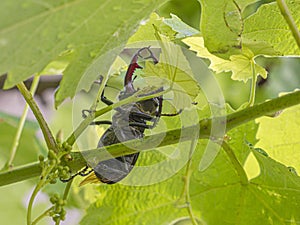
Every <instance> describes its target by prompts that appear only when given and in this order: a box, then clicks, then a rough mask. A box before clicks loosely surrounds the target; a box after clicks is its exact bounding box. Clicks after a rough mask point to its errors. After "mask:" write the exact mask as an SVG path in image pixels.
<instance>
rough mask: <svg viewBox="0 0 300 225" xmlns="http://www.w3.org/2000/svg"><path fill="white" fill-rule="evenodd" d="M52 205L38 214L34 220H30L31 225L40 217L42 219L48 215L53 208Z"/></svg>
mask: <svg viewBox="0 0 300 225" xmlns="http://www.w3.org/2000/svg"><path fill="white" fill-rule="evenodd" d="M53 208H54V207H53V206H52V207H50V208H49V209H47V210H45V211H44V212H43V213H42V214H41V215H39V216H38V217H37V218H36V219H35V220H34V221H32V223H31V225H35V224H37V223H38V222H39V221H40V220H41V219H43V218H44V217H46V216H48V215H49V213H50V212H51V211H52V210H53Z"/></svg>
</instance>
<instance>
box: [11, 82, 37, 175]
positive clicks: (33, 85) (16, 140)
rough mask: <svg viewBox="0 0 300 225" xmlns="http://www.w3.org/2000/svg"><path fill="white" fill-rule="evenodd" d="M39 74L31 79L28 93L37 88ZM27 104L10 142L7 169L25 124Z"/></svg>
mask: <svg viewBox="0 0 300 225" xmlns="http://www.w3.org/2000/svg"><path fill="white" fill-rule="evenodd" d="M39 78H40V77H39V76H35V77H34V79H33V81H32V84H31V88H30V93H31V95H34V93H35V91H36V89H37V86H38V84H39ZM28 108H29V107H28V104H26V105H25V107H24V110H23V113H22V116H21V118H20V121H19V126H18V130H17V133H16V136H15V138H14V141H13V144H12V147H11V150H10V158H9V160H8V162H7V167H8V169H10V168H12V167H13V160H14V158H15V155H16V152H17V148H18V146H19V140H20V137H21V134H22V131H23V127H24V124H25V121H26V117H27V113H28Z"/></svg>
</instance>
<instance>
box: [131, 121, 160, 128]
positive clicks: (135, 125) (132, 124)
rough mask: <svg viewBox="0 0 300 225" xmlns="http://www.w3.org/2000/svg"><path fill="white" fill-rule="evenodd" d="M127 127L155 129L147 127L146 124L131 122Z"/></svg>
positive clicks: (152, 126) (151, 126)
mask: <svg viewBox="0 0 300 225" xmlns="http://www.w3.org/2000/svg"><path fill="white" fill-rule="evenodd" d="M129 126H131V127H142V128H145V129H153V128H154V127H155V126H154V125H147V124H144V123H139V122H131V123H129Z"/></svg>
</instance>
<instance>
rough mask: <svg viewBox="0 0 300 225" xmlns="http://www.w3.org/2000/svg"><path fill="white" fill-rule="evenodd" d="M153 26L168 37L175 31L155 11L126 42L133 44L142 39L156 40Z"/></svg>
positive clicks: (173, 34)
mask: <svg viewBox="0 0 300 225" xmlns="http://www.w3.org/2000/svg"><path fill="white" fill-rule="evenodd" d="M153 26H155V27H157V28H158V29H159V31H160V32H162V33H163V34H165V35H166V36H168V37H174V36H175V32H174V31H173V30H172V29H171V28H170V27H169V26H168V25H166V24H165V23H164V20H163V18H161V17H160V16H159V15H157V14H156V13H152V14H151V15H150V18H149V20H147V21H143V23H142V24H141V25H140V26H139V28H138V30H137V31H136V32H135V33H134V35H133V36H132V37H130V39H129V40H128V44H134V43H137V42H144V41H157V38H156V36H155V29H154V27H153Z"/></svg>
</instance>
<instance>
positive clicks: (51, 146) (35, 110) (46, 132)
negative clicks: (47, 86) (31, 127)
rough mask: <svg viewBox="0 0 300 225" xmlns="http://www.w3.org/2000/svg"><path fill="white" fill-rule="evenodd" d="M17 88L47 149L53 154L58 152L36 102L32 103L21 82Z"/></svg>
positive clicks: (30, 96) (32, 100) (31, 98)
mask: <svg viewBox="0 0 300 225" xmlns="http://www.w3.org/2000/svg"><path fill="white" fill-rule="evenodd" d="M17 87H18V89H19V91H20V92H21V94H22V95H23V97H24V98H25V100H26V102H27V104H28V105H29V107H30V108H31V110H32V112H33V114H34V116H35V118H36V119H37V121H38V123H39V125H40V128H41V130H42V133H43V135H44V139H45V141H46V144H47V147H48V149H52V150H54V151H55V152H58V149H57V145H56V142H55V139H54V137H53V135H52V133H51V131H50V129H49V126H48V124H47V122H46V121H45V119H44V117H43V115H42V113H41V111H40V109H39V107H38V106H37V104H36V102H35V101H34V99H33V97H32V95H31V94H30V92H29V91H28V89H27V88H26V86H25V85H24V83H23V82H21V83H19V84H17Z"/></svg>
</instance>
